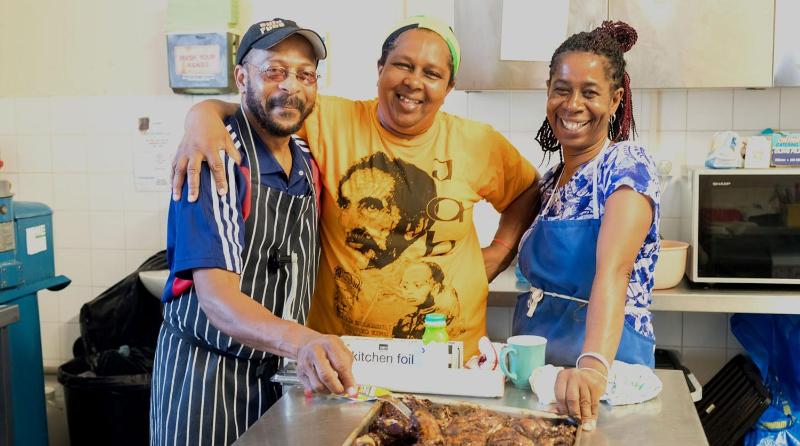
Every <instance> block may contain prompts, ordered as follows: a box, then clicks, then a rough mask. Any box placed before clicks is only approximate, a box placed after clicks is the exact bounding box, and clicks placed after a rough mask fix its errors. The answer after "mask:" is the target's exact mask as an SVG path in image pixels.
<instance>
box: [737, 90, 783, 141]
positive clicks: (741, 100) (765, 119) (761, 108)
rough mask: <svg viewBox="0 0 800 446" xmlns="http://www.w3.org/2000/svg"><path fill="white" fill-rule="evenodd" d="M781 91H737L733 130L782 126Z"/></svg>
mask: <svg viewBox="0 0 800 446" xmlns="http://www.w3.org/2000/svg"><path fill="white" fill-rule="evenodd" d="M780 100H781V90H780V89H779V88H770V89H767V90H735V91H734V92H733V128H734V129H736V130H758V131H760V130H763V129H765V128H773V129H776V128H778V126H779V125H780V109H781V102H780Z"/></svg>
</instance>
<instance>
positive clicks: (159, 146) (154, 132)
mask: <svg viewBox="0 0 800 446" xmlns="http://www.w3.org/2000/svg"><path fill="white" fill-rule="evenodd" d="M176 147H177V141H176V140H175V138H174V136H173V133H172V132H170V131H168V130H166V129H165V128H164V126H163V125H160V124H159V123H151V124H150V128H149V130H146V131H144V132H140V133H139V134H138V135H137V138H136V140H135V147H134V148H133V154H134V155H133V175H134V185H135V187H136V191H138V192H158V191H168V190H169V189H170V169H171V166H172V157H173V155H174V154H175V148H176Z"/></svg>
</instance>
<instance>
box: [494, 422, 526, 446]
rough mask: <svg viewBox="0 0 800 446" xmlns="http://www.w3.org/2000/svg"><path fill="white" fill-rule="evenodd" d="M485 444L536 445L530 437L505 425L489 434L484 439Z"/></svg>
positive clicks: (506, 445)
mask: <svg viewBox="0 0 800 446" xmlns="http://www.w3.org/2000/svg"><path fill="white" fill-rule="evenodd" d="M486 445H487V446H536V445H537V443H534V442H533V440H531V439H530V438H528V437H526V436H524V435H522V434H521V433H519V432H518V431H516V430H514V428H511V427H508V426H505V427H501V428H500V429H499V430H498V431H497V432H495V433H493V434H492V435H489V438H488V439H487V440H486Z"/></svg>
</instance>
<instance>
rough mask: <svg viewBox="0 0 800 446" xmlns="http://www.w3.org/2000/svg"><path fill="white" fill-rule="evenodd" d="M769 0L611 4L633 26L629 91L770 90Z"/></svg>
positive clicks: (616, 16) (619, 0) (616, 0)
mask: <svg viewBox="0 0 800 446" xmlns="http://www.w3.org/2000/svg"><path fill="white" fill-rule="evenodd" d="M774 14H775V3H774V0H610V5H609V16H610V17H611V19H612V20H622V21H624V22H627V23H629V24H630V25H631V26H633V27H634V28H635V29H636V31H637V33H638V34H639V40H638V42H637V43H636V45H635V46H634V47H633V49H632V50H631V51H630V52H629V53H628V54H626V56H625V58H626V60H627V61H628V72H629V74H630V76H631V85H632V86H633V87H634V88H692V87H696V88H711V87H769V86H771V85H772V37H773V29H774V26H773V19H774Z"/></svg>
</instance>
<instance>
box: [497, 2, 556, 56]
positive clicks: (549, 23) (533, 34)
mask: <svg viewBox="0 0 800 446" xmlns="http://www.w3.org/2000/svg"><path fill="white" fill-rule="evenodd" d="M568 15H569V0H503V20H502V24H501V25H502V26H501V34H500V59H501V60H519V61H545V62H549V61H550V57H551V56H552V55H553V52H554V51H555V50H556V48H558V46H559V45H560V44H561V42H563V41H564V39H565V38H566V36H567V17H568Z"/></svg>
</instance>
